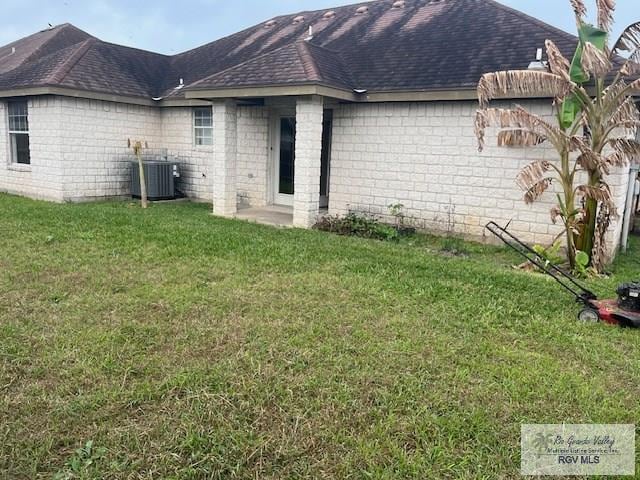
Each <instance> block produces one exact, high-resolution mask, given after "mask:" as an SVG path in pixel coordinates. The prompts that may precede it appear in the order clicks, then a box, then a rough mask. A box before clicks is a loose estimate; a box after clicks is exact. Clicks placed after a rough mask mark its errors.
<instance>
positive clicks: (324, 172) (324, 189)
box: [320, 112, 333, 197]
mask: <svg viewBox="0 0 640 480" xmlns="http://www.w3.org/2000/svg"><path fill="white" fill-rule="evenodd" d="M327 117H329V118H327ZM332 128H333V122H332V121H331V117H330V114H329V113H327V112H325V120H324V122H323V123H322V153H321V157H320V195H321V196H322V197H326V196H328V195H329V155H330V154H331V130H332Z"/></svg>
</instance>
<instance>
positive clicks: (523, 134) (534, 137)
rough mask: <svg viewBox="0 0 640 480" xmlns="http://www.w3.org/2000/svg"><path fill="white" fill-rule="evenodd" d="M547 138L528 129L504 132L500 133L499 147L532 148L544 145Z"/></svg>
mask: <svg viewBox="0 0 640 480" xmlns="http://www.w3.org/2000/svg"><path fill="white" fill-rule="evenodd" d="M546 139H547V138H546V137H545V136H544V135H540V134H538V133H536V132H532V131H531V130H526V129H517V130H502V131H501V132H499V133H498V146H499V147H532V146H536V145H540V144H541V143H544V141H545V140H546Z"/></svg>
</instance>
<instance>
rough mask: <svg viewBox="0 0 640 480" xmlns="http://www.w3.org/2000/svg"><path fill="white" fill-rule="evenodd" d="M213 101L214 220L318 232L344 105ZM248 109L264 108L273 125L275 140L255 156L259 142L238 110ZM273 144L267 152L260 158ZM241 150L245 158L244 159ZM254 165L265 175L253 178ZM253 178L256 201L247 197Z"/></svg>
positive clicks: (290, 99)
mask: <svg viewBox="0 0 640 480" xmlns="http://www.w3.org/2000/svg"><path fill="white" fill-rule="evenodd" d="M209 100H210V101H211V103H212V108H213V126H214V128H213V132H214V133H213V159H212V168H211V177H212V179H211V182H212V188H213V212H214V214H215V215H219V216H224V217H231V218H241V219H247V220H251V221H256V222H260V223H268V224H272V225H279V226H293V227H297V228H311V227H312V226H313V225H314V224H315V223H316V221H317V219H318V217H319V215H320V214H321V213H322V212H323V209H324V212H326V209H327V208H328V206H329V198H330V169H331V167H330V161H331V136H332V128H333V122H332V120H333V108H334V107H335V106H337V102H336V101H335V100H333V99H331V98H327V97H324V96H322V95H295V96H293V95H292V96H277V97H266V98H265V97H263V98H249V99H247V98H222V99H216V98H212V99H209ZM247 105H251V106H252V107H251V108H253V109H260V110H261V119H262V120H263V121H264V122H266V123H268V126H266V130H267V137H268V138H267V139H265V141H264V142H262V143H261V144H260V146H259V147H257V149H254V151H255V154H249V155H247V154H246V150H250V151H251V150H252V149H251V148H250V147H248V146H247V143H251V142H253V141H254V139H253V135H252V134H246V132H243V128H245V126H244V124H239V122H238V119H239V115H238V109H242V108H243V107H244V106H247ZM265 145H266V150H267V151H266V152H263V151H260V150H261V149H264V147H265ZM239 149H240V150H241V151H242V150H244V151H245V152H244V153H241V155H239V152H238V150H239ZM239 157H241V158H239ZM265 163H266V164H265ZM251 164H253V165H252V166H254V167H255V170H256V171H257V172H259V174H256V175H255V176H254V173H253V172H252V171H251V172H250V173H247V170H251V168H250V167H251ZM247 165H250V167H249V168H248V167H247ZM247 176H249V177H251V178H252V181H253V182H254V185H253V187H252V188H254V190H255V191H253V192H252V195H251V198H247V197H248V196H247V195H244V194H243V192H242V190H243V187H244V184H245V183H246V182H247V178H246V177H247ZM255 183H258V185H255ZM256 192H257V193H256Z"/></svg>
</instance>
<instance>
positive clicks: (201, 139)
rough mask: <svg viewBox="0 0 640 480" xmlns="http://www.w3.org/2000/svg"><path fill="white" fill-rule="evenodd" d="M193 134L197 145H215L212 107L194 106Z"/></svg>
mask: <svg viewBox="0 0 640 480" xmlns="http://www.w3.org/2000/svg"><path fill="white" fill-rule="evenodd" d="M193 136H194V139H195V144H196V146H202V145H213V111H212V110H211V107H197V108H194V110H193Z"/></svg>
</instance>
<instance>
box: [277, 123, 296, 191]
mask: <svg viewBox="0 0 640 480" xmlns="http://www.w3.org/2000/svg"><path fill="white" fill-rule="evenodd" d="M295 163H296V119H295V117H287V118H281V119H280V169H279V172H280V173H279V179H278V192H279V193H281V194H283V195H293V194H294V178H295Z"/></svg>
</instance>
